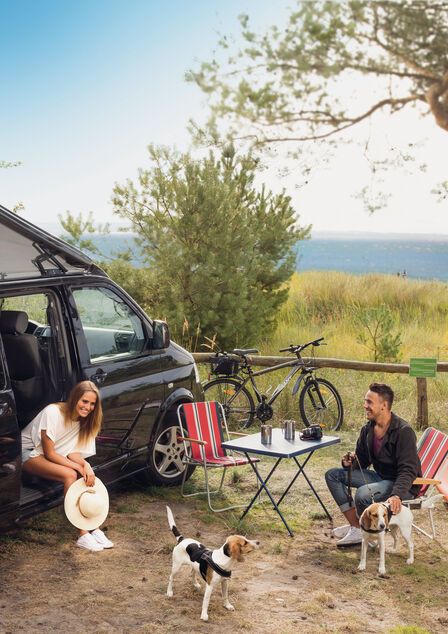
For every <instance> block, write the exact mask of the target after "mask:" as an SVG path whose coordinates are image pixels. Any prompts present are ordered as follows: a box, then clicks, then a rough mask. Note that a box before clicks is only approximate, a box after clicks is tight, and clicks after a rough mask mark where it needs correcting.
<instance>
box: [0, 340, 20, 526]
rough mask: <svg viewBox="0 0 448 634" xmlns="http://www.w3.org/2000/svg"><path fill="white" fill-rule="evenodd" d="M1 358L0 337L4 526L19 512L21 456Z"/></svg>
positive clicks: (12, 402)
mask: <svg viewBox="0 0 448 634" xmlns="http://www.w3.org/2000/svg"><path fill="white" fill-rule="evenodd" d="M3 360H4V354H3V345H2V342H1V340H0V523H1V527H2V528H6V527H8V526H10V525H11V524H13V523H14V521H15V520H16V519H17V518H18V516H19V503H20V476H21V472H22V464H21V463H22V460H21V439H20V430H19V425H18V422H17V416H16V404H15V400H14V396H13V393H12V390H11V386H10V384H9V380H8V377H7V375H6V372H5V364H4V361H3Z"/></svg>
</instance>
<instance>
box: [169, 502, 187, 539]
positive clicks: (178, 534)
mask: <svg viewBox="0 0 448 634" xmlns="http://www.w3.org/2000/svg"><path fill="white" fill-rule="evenodd" d="M166 513H167V515H168V524H169V525H170V528H171V530H172V531H173V535H174V537H175V538H176V539H177V543H178V544H179V543H180V542H181V541H182V540H183V537H182V535H181V534H180V533H179V531H178V530H177V526H176V524H175V523H174V517H173V514H172V512H171V509H170V507H169V506H167V507H166Z"/></svg>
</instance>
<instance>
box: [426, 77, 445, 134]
mask: <svg viewBox="0 0 448 634" xmlns="http://www.w3.org/2000/svg"><path fill="white" fill-rule="evenodd" d="M426 101H427V102H428V104H429V107H430V108H431V112H432V114H433V115H434V119H435V120H436V123H437V125H438V126H439V127H440V128H442V130H446V131H447V132H448V71H445V73H444V74H443V77H442V79H441V81H438V82H436V83H434V84H433V85H432V86H430V87H429V88H428V90H427V91H426Z"/></svg>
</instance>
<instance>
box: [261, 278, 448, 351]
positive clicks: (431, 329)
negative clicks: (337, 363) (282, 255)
mask: <svg viewBox="0 0 448 634" xmlns="http://www.w3.org/2000/svg"><path fill="white" fill-rule="evenodd" d="M381 304H386V305H387V306H388V307H389V309H390V310H391V311H392V313H393V315H394V316H395V318H396V322H397V330H399V331H400V333H401V336H402V341H403V346H402V351H401V353H402V358H403V360H404V361H406V360H407V359H408V358H409V357H412V356H433V357H436V358H438V359H439V360H441V361H442V360H448V286H447V284H446V283H444V282H439V281H429V282H428V281H419V280H409V279H407V280H405V279H403V278H401V277H396V276H393V275H379V274H370V275H350V274H346V273H338V272H334V271H329V272H317V271H308V272H304V273H301V274H298V273H295V274H294V275H293V277H292V279H291V282H290V292H289V299H288V301H287V302H286V304H285V305H284V306H283V309H282V311H281V313H280V314H279V316H278V326H277V329H276V332H275V336H274V337H273V338H271V339H270V340H269V341H265V342H259V345H261V347H262V349H263V352H264V353H265V354H277V352H278V349H279V348H282V347H285V346H286V345H288V344H289V343H299V342H300V343H301V342H305V341H307V340H310V339H314V338H317V337H321V336H325V342H326V344H327V346H326V347H325V348H318V353H319V356H328V357H338V358H342V359H356V360H359V361H370V360H371V356H370V353H369V350H368V349H367V348H366V347H365V346H363V345H362V344H360V343H358V342H357V341H356V334H357V329H358V328H359V326H358V325H357V324H356V321H355V318H354V307H355V306H363V307H368V308H370V307H374V306H379V305H381Z"/></svg>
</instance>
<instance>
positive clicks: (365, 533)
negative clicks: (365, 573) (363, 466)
mask: <svg viewBox="0 0 448 634" xmlns="http://www.w3.org/2000/svg"><path fill="white" fill-rule="evenodd" d="M412 520H413V516H412V512H411V510H410V509H409V508H408V507H407V506H402V507H401V511H400V512H399V513H397V515H392V513H391V510H390V508H389V505H388V504H385V503H381V502H379V503H374V504H371V505H370V506H368V507H367V508H366V509H365V511H364V512H363V514H362V515H361V517H360V519H359V524H360V526H361V532H362V545H361V560H360V562H359V566H358V570H365V569H366V557H367V545H368V542H369V541H371V540H372V537H373V536H374V538H376V539H377V540H378V543H379V545H380V564H379V567H378V572H379V574H380V575H385V574H386V566H385V543H384V536H385V533H386V531H388V530H390V531H391V533H392V536H393V538H394V545H393V548H392V549H391V552H393V553H394V552H395V551H396V550H397V544H398V532H401V534H402V535H403V537H404V539H405V540H406V543H407V545H408V547H409V558H408V559H407V560H406V563H407V564H412V563H414V544H413V542H412V538H411V531H412Z"/></svg>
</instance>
